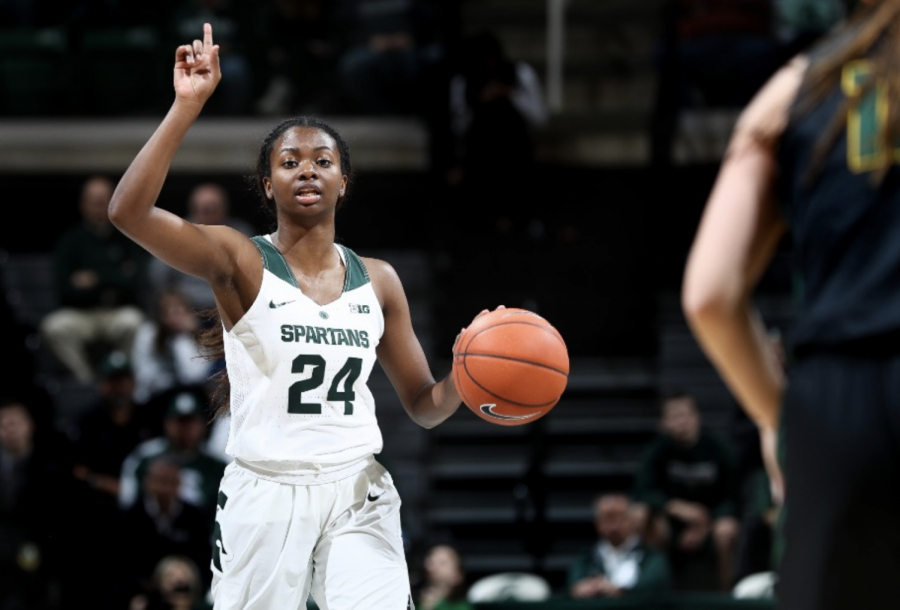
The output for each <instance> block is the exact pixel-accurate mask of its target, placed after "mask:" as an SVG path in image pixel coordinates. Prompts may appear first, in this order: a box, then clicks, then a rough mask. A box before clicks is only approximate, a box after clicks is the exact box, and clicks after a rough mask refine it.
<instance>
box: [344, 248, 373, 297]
mask: <svg viewBox="0 0 900 610" xmlns="http://www.w3.org/2000/svg"><path fill="white" fill-rule="evenodd" d="M338 247H339V248H340V249H341V250H343V252H344V261H345V264H346V265H347V277H346V278H345V279H344V292H350V291H351V290H355V289H357V288H359V287H360V286H365V285H366V284H368V283H369V281H370V280H369V272H368V270H367V269H366V265H365V264H364V263H363V262H362V259H361V258H359V256H357V255H356V252H354V251H353V250H351V249H350V248H347V247H346V246H342V245H340V244H338Z"/></svg>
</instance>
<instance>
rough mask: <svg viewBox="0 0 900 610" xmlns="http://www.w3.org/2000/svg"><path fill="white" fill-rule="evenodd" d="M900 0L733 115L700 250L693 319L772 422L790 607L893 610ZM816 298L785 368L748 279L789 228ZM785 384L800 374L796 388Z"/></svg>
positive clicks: (854, 25) (801, 320) (885, 1)
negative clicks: (779, 448)
mask: <svg viewBox="0 0 900 610" xmlns="http://www.w3.org/2000/svg"><path fill="white" fill-rule="evenodd" d="M898 70H900V0H872V1H871V2H867V3H865V4H864V5H861V6H860V7H859V8H858V9H857V12H856V13H855V14H854V15H853V16H852V18H851V19H849V20H848V21H847V22H846V23H845V24H843V25H842V26H841V27H840V28H839V29H838V30H836V31H835V32H833V33H832V34H831V35H829V36H828V37H827V38H825V39H823V40H821V41H820V43H819V44H818V45H817V46H816V47H815V48H813V49H812V50H810V51H809V52H808V54H805V55H803V56H799V57H796V58H795V59H794V60H792V61H791V62H790V63H789V64H788V65H786V66H785V67H783V68H782V69H781V70H780V71H779V72H778V73H777V74H775V75H774V76H773V77H772V78H771V80H770V81H769V82H768V83H767V84H766V85H765V86H764V87H763V89H762V90H761V91H760V92H759V93H758V94H757V96H756V97H755V99H754V100H753V101H752V102H751V103H750V104H749V105H748V107H747V108H746V109H745V110H744V112H743V113H742V116H741V117H740V119H739V120H738V123H737V125H736V127H735V129H734V133H733V134H732V138H731V141H730V143H729V147H728V151H727V153H726V156H725V159H724V160H723V163H722V166H721V168H720V173H719V176H718V178H717V181H716V184H715V186H714V187H713V190H712V192H711V194H710V198H709V201H708V203H707V208H706V210H705V212H704V215H703V218H702V220H701V223H700V227H699V230H698V233H697V236H696V239H695V242H694V244H693V247H692V250H691V253H690V256H689V259H688V263H687V268H686V271H685V277H684V284H683V288H682V290H683V294H682V301H683V305H684V309H685V314H686V315H687V317H688V320H689V322H690V324H691V327H692V329H693V331H694V333H695V335H696V337H697V339H698V341H699V342H700V344H701V345H702V347H703V348H704V350H705V351H706V353H707V355H708V356H709V358H710V360H711V361H712V362H713V364H714V365H715V366H716V367H717V369H718V370H719V372H720V373H721V375H722V377H723V378H724V380H725V381H726V383H727V384H728V385H729V387H730V388H731V390H732V391H733V392H734V394H735V395H736V396H737V398H738V399H739V400H740V402H741V403H742V405H743V406H744V408H745V410H746V411H747V413H748V415H749V416H750V417H751V418H752V419H753V420H754V421H755V422H756V423H757V425H758V426H759V428H760V432H761V438H762V443H763V448H764V454H765V458H766V463H767V467H768V468H769V472H770V474H771V475H772V476H773V479H774V480H775V482H776V489H780V484H779V481H780V470H779V465H778V463H777V462H776V459H775V450H774V447H775V438H776V430H779V425H780V434H782V435H783V440H784V443H785V462H784V468H785V470H784V472H785V478H784V487H783V489H784V492H785V494H786V504H785V507H786V522H785V550H784V555H783V558H782V564H781V567H780V574H779V585H778V587H777V590H776V596H777V599H778V607H779V608H783V609H785V610H806V609H809V610H813V609H815V610H831V609H834V610H838V609H846V608H866V610H880V609H885V610H886V609H888V608H897V607H898V603H900V602H898V596H897V590H896V587H897V582H898V581H900V237H898V236H900V172H898V169H897V168H896V164H897V163H898V162H900V146H898V142H900V138H898V136H900V72H898ZM786 230H788V231H790V235H791V237H792V239H793V243H794V251H795V256H796V267H797V270H798V271H799V274H800V279H801V280H802V287H803V294H802V298H801V300H800V303H799V310H798V313H797V319H796V324H795V327H794V328H793V332H792V335H791V336H790V341H789V350H790V355H791V360H792V362H791V364H790V367H789V369H788V373H787V378H785V376H784V374H783V373H782V369H781V367H780V366H779V364H778V362H777V358H776V356H775V354H774V352H773V351H772V349H771V347H770V344H769V342H768V341H767V340H766V333H765V329H764V327H763V325H762V324H761V320H760V317H759V315H758V314H757V312H756V311H755V309H754V307H753V305H752V298H751V297H752V293H753V289H754V287H755V286H756V284H757V281H758V280H759V277H760V276H761V274H762V272H763V271H764V270H765V268H766V266H767V265H768V262H769V261H770V259H771V256H772V254H773V252H774V250H775V248H776V246H777V244H778V242H779V240H780V238H781V237H782V235H783V234H784V233H785V231H786ZM788 381H789V383H788Z"/></svg>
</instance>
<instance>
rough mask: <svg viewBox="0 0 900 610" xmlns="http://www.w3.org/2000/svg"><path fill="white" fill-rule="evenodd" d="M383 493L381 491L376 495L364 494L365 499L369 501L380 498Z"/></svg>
mask: <svg viewBox="0 0 900 610" xmlns="http://www.w3.org/2000/svg"><path fill="white" fill-rule="evenodd" d="M383 495H384V494H383V493H381V494H379V495H377V496H373V495H372V494H369V495H367V496H366V500H368V501H369V502H374V501H375V500H377V499H378V498H380V497H381V496H383Z"/></svg>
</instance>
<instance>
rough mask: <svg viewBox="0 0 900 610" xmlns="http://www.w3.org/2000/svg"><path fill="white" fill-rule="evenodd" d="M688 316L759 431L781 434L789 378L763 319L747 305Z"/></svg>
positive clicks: (702, 310)
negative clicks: (766, 330)
mask: <svg viewBox="0 0 900 610" xmlns="http://www.w3.org/2000/svg"><path fill="white" fill-rule="evenodd" d="M685 315H686V317H687V320H688V323H689V324H690V326H691V329H692V330H693V332H694V336H695V337H696V338H697V341H698V342H699V343H700V346H701V347H702V348H703V351H704V352H705V353H706V355H707V356H708V357H709V359H710V361H711V362H712V364H713V365H714V366H715V367H716V369H717V370H718V371H719V374H720V375H721V376H722V378H723V379H724V381H725V383H726V384H727V385H728V387H729V388H730V390H731V391H732V393H733V394H734V395H735V397H736V398H737V400H738V402H740V403H741V405H742V406H743V408H744V410H745V411H746V412H747V414H748V416H749V417H750V418H751V419H752V420H753V421H754V422H756V424H757V425H758V426H760V427H763V428H769V429H775V428H777V426H778V414H779V409H780V404H781V394H782V391H783V389H784V384H785V378H784V372H783V369H782V368H781V365H780V363H779V362H778V360H777V358H776V355H775V354H774V352H773V351H772V349H771V347H770V345H769V343H768V340H767V338H766V335H765V328H764V326H763V324H762V321H761V320H760V318H759V315H758V313H757V312H756V311H755V310H754V309H753V308H752V307H751V306H750V304H749V302H748V301H747V300H743V301H741V302H740V303H739V304H738V305H737V306H734V307H732V306H729V305H728V304H726V303H715V302H713V303H709V304H707V305H706V306H704V307H702V308H693V309H688V308H686V309H685Z"/></svg>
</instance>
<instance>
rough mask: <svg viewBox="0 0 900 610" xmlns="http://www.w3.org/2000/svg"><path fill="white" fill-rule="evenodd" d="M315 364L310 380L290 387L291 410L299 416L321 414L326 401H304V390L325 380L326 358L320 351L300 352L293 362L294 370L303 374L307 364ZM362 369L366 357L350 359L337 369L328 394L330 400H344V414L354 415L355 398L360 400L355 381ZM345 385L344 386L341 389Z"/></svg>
mask: <svg viewBox="0 0 900 610" xmlns="http://www.w3.org/2000/svg"><path fill="white" fill-rule="evenodd" d="M307 366H309V367H312V375H310V377H309V378H308V379H303V380H301V381H297V382H295V383H293V384H292V385H291V387H290V388H289V389H288V413H296V414H298V415H321V414H322V404H321V403H318V402H303V392H309V391H311V390H315V389H316V388H318V387H319V386H321V385H322V384H324V383H325V359H324V358H323V357H322V356H320V355H319V354H300V355H299V356H297V357H296V358H294V361H293V363H292V365H291V372H292V373H296V374H298V375H299V374H302V373H303V372H304V370H305V369H306V367H307ZM361 372H362V358H347V362H345V363H344V366H342V367H341V369H340V370H339V371H338V372H337V374H336V375H335V376H334V379H332V380H331V385H330V386H329V387H328V394H327V395H326V396H325V398H326V400H329V401H341V400H342V401H344V415H353V401H354V400H356V392H354V391H353V384H355V383H356V380H357V379H358V378H359V374H360V373H361ZM342 384H343V387H344V389H340V388H341V385H342Z"/></svg>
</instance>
